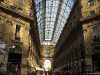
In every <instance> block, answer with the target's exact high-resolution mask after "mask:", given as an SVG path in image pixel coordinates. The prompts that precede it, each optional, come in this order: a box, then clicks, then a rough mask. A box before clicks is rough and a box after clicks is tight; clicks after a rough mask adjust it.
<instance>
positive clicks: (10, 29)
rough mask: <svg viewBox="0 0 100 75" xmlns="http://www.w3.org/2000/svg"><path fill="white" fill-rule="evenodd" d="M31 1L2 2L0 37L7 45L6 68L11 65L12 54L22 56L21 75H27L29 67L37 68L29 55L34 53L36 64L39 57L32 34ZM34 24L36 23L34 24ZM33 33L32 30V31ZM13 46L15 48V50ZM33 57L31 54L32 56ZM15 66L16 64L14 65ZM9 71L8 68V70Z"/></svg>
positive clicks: (6, 0) (10, 0) (11, 0)
mask: <svg viewBox="0 0 100 75" xmlns="http://www.w3.org/2000/svg"><path fill="white" fill-rule="evenodd" d="M31 7H32V1H31V0H4V1H0V9H1V10H0V37H1V38H2V39H3V40H4V41H5V43H6V61H5V62H6V64H5V65H6V66H8V65H9V64H10V63H12V62H11V61H10V58H9V57H10V55H11V54H10V53H15V54H20V55H21V57H20V60H21V61H20V63H19V64H18V66H19V67H20V68H19V69H20V71H19V74H20V75H27V73H28V72H29V69H30V68H29V67H31V68H32V67H33V68H35V66H36V65H34V66H32V64H34V63H31V64H30V63H29V62H30V60H28V59H30V57H29V54H30V52H31V51H33V53H34V55H33V56H34V57H35V58H34V59H32V61H34V62H35V63H36V64H39V63H37V61H38V60H37V59H38V55H37V54H36V48H35V47H36V46H34V44H35V43H34V41H33V40H32V39H34V38H32V37H31V35H32V36H33V35H34V34H31V33H30V30H31V24H32V21H33V19H32V14H31V11H32V10H31ZM33 22H34V21H33ZM33 24H34V23H33ZM31 31H32V30H31ZM34 36H35V35H34ZM13 46H15V47H14V48H13ZM30 55H31V54H30ZM13 65H15V64H13ZM6 69H7V68H6Z"/></svg>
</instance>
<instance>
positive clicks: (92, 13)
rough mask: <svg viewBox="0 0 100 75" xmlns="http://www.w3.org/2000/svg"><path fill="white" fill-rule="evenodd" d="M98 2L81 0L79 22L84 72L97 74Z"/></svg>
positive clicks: (99, 45)
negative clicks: (83, 51)
mask: <svg viewBox="0 0 100 75" xmlns="http://www.w3.org/2000/svg"><path fill="white" fill-rule="evenodd" d="M99 4H100V1H99V0H81V7H82V8H81V12H82V16H81V19H80V22H81V24H82V26H83V35H84V44H85V55H86V56H85V65H86V72H87V73H88V72H92V73H93V72H98V70H99V65H98V67H97V65H96V64H97V63H99V60H100V59H99V58H98V57H99V56H100V54H99V50H100V43H99V39H100V26H99V25H100V5H99Z"/></svg>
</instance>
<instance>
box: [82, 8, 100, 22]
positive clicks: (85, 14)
mask: <svg viewBox="0 0 100 75" xmlns="http://www.w3.org/2000/svg"><path fill="white" fill-rule="evenodd" d="M98 16H100V8H96V9H94V10H91V11H87V12H82V16H81V19H80V21H84V20H89V19H92V18H96V17H98Z"/></svg>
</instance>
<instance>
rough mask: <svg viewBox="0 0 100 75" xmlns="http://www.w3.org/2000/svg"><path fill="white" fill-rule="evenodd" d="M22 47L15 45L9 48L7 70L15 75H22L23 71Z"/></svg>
mask: <svg viewBox="0 0 100 75" xmlns="http://www.w3.org/2000/svg"><path fill="white" fill-rule="evenodd" d="M21 58H22V49H21V47H20V46H18V45H15V48H9V54H8V64H7V70H9V71H10V72H11V73H13V74H14V75H20V72H21Z"/></svg>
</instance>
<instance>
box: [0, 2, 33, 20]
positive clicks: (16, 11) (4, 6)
mask: <svg viewBox="0 0 100 75" xmlns="http://www.w3.org/2000/svg"><path fill="white" fill-rule="evenodd" d="M0 7H1V8H3V9H6V10H9V11H11V12H13V13H16V14H18V15H20V16H23V17H25V18H28V19H30V20H33V17H32V16H31V15H27V14H25V13H24V12H23V11H21V10H19V8H18V7H17V6H13V5H7V4H5V3H0Z"/></svg>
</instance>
